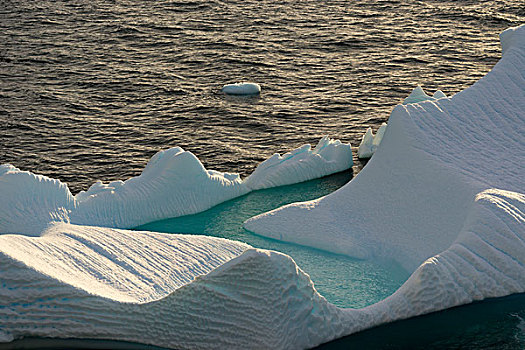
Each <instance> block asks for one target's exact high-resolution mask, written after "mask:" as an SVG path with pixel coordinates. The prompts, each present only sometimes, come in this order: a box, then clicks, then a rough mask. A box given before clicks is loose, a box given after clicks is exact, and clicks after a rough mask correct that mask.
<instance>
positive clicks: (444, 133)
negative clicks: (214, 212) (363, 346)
mask: <svg viewBox="0 0 525 350" xmlns="http://www.w3.org/2000/svg"><path fill="white" fill-rule="evenodd" d="M501 40H502V46H503V49H504V55H503V57H502V59H501V60H500V61H499V62H498V64H496V66H495V67H494V68H493V70H492V71H491V72H490V73H488V74H487V75H486V76H485V77H484V78H482V79H481V80H480V81H478V82H477V83H476V84H474V85H473V86H472V87H470V88H468V89H466V90H464V91H462V92H460V93H458V94H456V95H454V96H453V97H451V98H440V99H439V100H434V99H430V100H428V99H427V100H425V101H421V102H418V103H410V104H407V105H399V106H397V107H396V108H395V109H394V110H393V112H392V114H391V116H390V119H389V124H388V128H387V129H386V132H385V135H384V138H383V140H382V143H381V145H380V146H379V147H378V149H377V151H376V153H375V155H374V157H373V158H372V159H371V160H370V162H369V163H368V165H367V166H366V167H365V168H364V169H363V170H362V171H361V173H359V174H358V175H357V177H356V178H355V179H354V180H352V181H351V182H350V183H348V184H347V185H345V186H344V187H342V188H340V189H339V190H338V191H336V192H334V193H332V194H330V195H328V196H326V197H323V198H320V199H317V200H314V201H309V202H304V203H295V204H290V205H288V206H284V207H282V208H279V209H276V210H273V211H271V212H268V213H264V214H261V215H259V216H256V217H254V218H251V219H249V220H248V221H246V223H245V227H246V228H247V229H248V230H251V231H253V232H255V233H257V234H260V235H263V236H267V237H271V238H275V239H279V240H284V241H288V242H294V243H298V244H303V245H307V246H312V247H316V248H320V249H324V250H328V251H332V252H335V253H340V254H346V255H349V256H354V257H358V258H363V259H379V260H381V259H387V260H388V259H395V260H397V261H398V262H399V263H400V264H401V265H402V266H403V267H405V268H406V269H407V270H408V271H411V272H413V274H412V276H411V277H410V279H409V280H408V281H407V282H406V283H405V285H404V286H403V287H401V288H400V289H399V290H398V291H397V292H396V293H395V294H394V295H393V296H392V297H390V298H387V299H385V300H384V301H382V302H380V303H378V304H376V305H375V306H372V307H370V309H369V310H373V313H374V315H375V313H378V314H382V315H383V318H380V319H379V321H380V322H387V321H392V320H396V319H399V318H407V317H411V316H414V315H419V314H422V313H427V312H432V311H437V310H442V309H444V308H448V307H452V306H456V305H461V304H465V303H468V302H471V301H473V300H481V299H484V298H489V297H499V296H504V295H508V294H512V293H522V292H525V278H524V276H525V274H524V273H525V270H524V266H525V260H524V259H525V244H524V242H525V240H524V238H525V221H524V217H525V216H524V210H525V208H524V203H525V202H524V195H523V193H522V192H523V189H524V188H525V176H524V174H525V163H524V162H523V159H525V136H524V135H525V112H524V111H525V26H521V27H518V28H512V29H509V30H507V31H505V32H504V33H503V34H502V35H501ZM416 95H417V94H416ZM412 97H414V96H412Z"/></svg>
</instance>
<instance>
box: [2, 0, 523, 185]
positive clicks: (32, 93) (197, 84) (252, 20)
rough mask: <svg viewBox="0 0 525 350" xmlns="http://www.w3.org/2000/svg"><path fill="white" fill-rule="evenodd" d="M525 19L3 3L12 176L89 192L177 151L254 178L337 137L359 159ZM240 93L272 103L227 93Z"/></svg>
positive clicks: (411, 8) (329, 9) (480, 70)
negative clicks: (397, 119) (387, 127)
mask: <svg viewBox="0 0 525 350" xmlns="http://www.w3.org/2000/svg"><path fill="white" fill-rule="evenodd" d="M524 21H525V5H524V3H523V1H522V0H513V1H428V0H426V1H413V0H412V1H370V0H364V1H325V2H320V1H311V0H307V1H264V0H263V1H258V0H257V1H255V0H242V1H228V2H223V1H210V0H196V1H165V0H164V1H163V0H159V1H154V2H150V1H138V0H133V1H130V0H127V1H126V0H123V1H118V2H115V1H98V0H94V1H86V0H81V1H80V0H73V1H49V0H41V1H24V0H22V1H9V0H8V1H6V0H0V128H1V129H0V133H1V137H0V163H6V162H9V163H12V164H14V165H15V166H17V167H19V168H21V169H24V170H31V171H34V172H37V173H41V174H45V175H48V176H52V177H55V178H59V179H61V180H62V181H65V182H67V183H68V184H69V186H70V188H71V190H72V192H73V193H76V192H78V191H80V190H81V189H86V188H87V187H89V185H91V184H92V183H93V182H94V181H96V180H98V179H100V180H103V181H109V180H115V179H126V178H128V177H130V176H134V175H138V174H139V173H140V171H141V170H142V169H143V167H144V165H145V163H146V162H147V160H148V159H149V158H150V157H151V156H152V155H153V154H154V153H155V152H157V151H159V150H161V149H166V148H168V147H171V146H182V147H183V148H185V149H186V150H189V151H192V152H193V153H195V154H196V155H197V156H198V157H199V158H200V159H201V160H202V162H203V163H204V165H205V166H206V167H208V168H210V169H215V170H221V171H230V172H239V173H241V174H242V175H247V174H249V173H250V172H251V171H252V170H253V169H254V167H255V166H256V165H257V164H258V163H259V162H260V161H262V160H264V159H265V158H267V157H268V156H270V155H272V154H273V153H274V152H278V151H279V152H284V151H288V150H290V149H293V148H295V147H298V146H300V145H302V144H304V143H314V142H317V140H318V139H319V138H320V137H321V136H322V135H325V134H328V135H331V136H333V137H337V138H340V139H341V140H343V141H345V142H350V143H351V144H352V145H353V146H357V145H358V144H359V141H360V138H361V136H362V134H363V133H364V131H365V129H366V128H367V127H368V126H372V127H374V128H377V127H378V126H379V125H380V124H381V122H383V121H385V120H386V119H387V118H388V115H389V113H390V111H391V110H392V108H393V106H394V105H395V104H397V103H399V102H400V101H402V99H403V98H404V97H406V95H407V94H408V93H409V92H410V90H411V89H412V88H413V87H415V85H416V84H421V85H422V86H423V87H424V88H425V89H428V90H430V91H433V90H435V89H437V88H440V89H442V90H443V91H444V92H445V93H446V94H448V95H450V94H453V93H456V92H458V91H460V90H462V89H464V88H466V87H468V86H469V85H471V84H472V83H474V82H475V81H476V80H478V79H479V78H480V77H481V76H483V75H484V74H485V73H487V72H488V71H489V70H490V69H491V67H492V66H493V65H494V64H495V63H496V62H497V60H498V58H499V57H500V46H499V40H498V37H497V36H498V34H499V33H500V32H501V31H502V30H503V29H505V28H507V27H509V26H512V25H517V24H519V23H520V22H521V23H522V22H524ZM240 80H251V81H255V82H258V83H260V84H261V86H262V88H263V93H262V95H261V97H260V98H234V97H227V96H224V95H223V94H222V93H221V91H220V90H221V87H222V86H223V84H225V83H230V82H236V81H240ZM359 166H360V164H359V163H357V162H356V166H355V171H356V172H357V171H358V169H359Z"/></svg>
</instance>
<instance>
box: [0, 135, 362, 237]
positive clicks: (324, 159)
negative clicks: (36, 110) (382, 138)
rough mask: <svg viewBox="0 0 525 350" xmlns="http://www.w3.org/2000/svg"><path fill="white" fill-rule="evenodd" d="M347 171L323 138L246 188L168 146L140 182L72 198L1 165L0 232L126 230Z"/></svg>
mask: <svg viewBox="0 0 525 350" xmlns="http://www.w3.org/2000/svg"><path fill="white" fill-rule="evenodd" d="M351 166H352V149H351V147H350V145H349V144H343V143H341V142H340V141H339V140H331V139H329V138H327V137H323V138H322V139H321V140H320V141H319V144H318V145H317V147H316V148H314V149H313V150H312V149H311V147H310V145H304V146H302V147H300V148H298V149H297V150H295V151H292V152H291V153H287V154H285V155H284V156H282V157H281V156H280V155H279V154H275V155H274V156H273V157H272V158H270V159H269V160H267V161H265V162H263V163H262V164H261V165H260V166H259V167H258V168H257V169H256V170H255V171H254V173H253V174H252V175H251V176H249V177H248V178H247V179H246V181H245V182H243V181H242V180H241V178H240V177H239V175H238V174H231V173H222V172H218V171H214V170H206V169H205V168H204V166H203V165H202V163H201V162H200V161H199V160H198V159H197V157H195V155H193V154H192V153H191V152H186V151H184V150H183V149H182V148H180V147H174V148H171V149H168V150H165V151H160V152H158V153H157V154H155V155H154V156H153V157H152V158H151V159H150V161H149V162H148V164H147V165H146V167H145V169H144V171H143V172H142V174H140V176H137V177H133V178H130V179H128V180H126V181H113V182H110V183H109V184H104V183H102V182H100V181H98V182H96V183H95V184H93V185H92V186H91V187H90V188H89V189H88V190H87V191H82V192H80V193H79V194H77V195H76V196H73V195H72V194H71V192H70V191H69V189H68V187H67V185H66V184H64V183H61V182H60V181H59V180H55V179H50V178H48V177H46V176H41V175H35V174H33V173H30V172H27V171H20V170H19V169H17V168H15V167H14V166H12V165H9V164H5V165H1V166H0V196H1V198H2V200H1V201H0V233H22V234H32V235H35V234H38V233H39V232H41V231H42V229H43V228H45V227H46V226H47V224H48V223H49V222H53V221H61V222H70V223H75V224H80V225H93V226H104V227H114V228H132V227H136V226H139V225H142V224H146V223H149V222H152V221H156V220H161V219H166V218H171V217H177V216H182V215H188V214H195V213H198V212H201V211H204V210H207V209H209V208H211V207H213V206H215V205H217V204H219V203H222V202H225V201H227V200H229V199H232V198H235V197H238V196H241V195H244V194H246V193H248V192H250V191H252V190H254V189H260V188H267V187H272V186H281V185H286V184H292V183H296V182H302V181H307V180H311V179H314V178H316V177H321V176H326V175H329V174H332V173H335V172H339V171H343V170H346V169H348V168H350V167H351Z"/></svg>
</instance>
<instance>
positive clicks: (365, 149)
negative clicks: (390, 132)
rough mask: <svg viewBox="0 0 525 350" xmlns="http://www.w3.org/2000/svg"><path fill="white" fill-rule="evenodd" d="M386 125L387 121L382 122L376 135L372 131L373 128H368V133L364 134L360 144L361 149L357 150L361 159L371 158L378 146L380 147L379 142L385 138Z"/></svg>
mask: <svg viewBox="0 0 525 350" xmlns="http://www.w3.org/2000/svg"><path fill="white" fill-rule="evenodd" d="M386 127H387V124H386V123H383V124H381V126H380V127H379V129H377V133H376V134H375V135H374V133H373V132H372V128H368V129H367V130H366V133H365V134H364V135H363V138H362V139H361V143H360V144H359V149H358V150H357V156H358V157H359V158H360V159H366V158H371V157H372V156H373V155H374V153H375V151H376V149H377V147H379V144H380V143H381V140H383V135H384V134H385V131H386Z"/></svg>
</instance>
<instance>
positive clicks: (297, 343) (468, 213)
mask: <svg viewBox="0 0 525 350" xmlns="http://www.w3.org/2000/svg"><path fill="white" fill-rule="evenodd" d="M509 33H510V34H509ZM501 38H502V42H503V47H504V48H505V51H504V56H503V58H502V59H501V60H500V62H499V63H498V64H497V65H496V66H495V67H494V69H493V70H492V71H491V72H490V73H489V74H487V76H485V77H484V78H483V79H481V80H480V81H479V82H477V83H476V84H474V85H473V86H472V87H471V88H468V89H466V90H464V91H462V92H460V93H458V94H456V95H454V96H453V97H452V98H450V99H448V98H441V99H439V100H431V101H425V102H420V103H415V104H409V105H400V106H397V107H396V108H395V109H394V111H393V112H392V115H391V118H390V121H389V126H388V128H387V130H386V132H385V135H384V140H383V142H381V145H380V146H379V147H378V149H377V152H376V154H375V156H374V157H373V158H372V159H371V160H370V162H369V164H368V165H367V166H366V167H365V168H364V169H363V171H362V172H361V173H360V174H359V175H358V176H357V177H356V178H355V179H354V180H353V181H351V182H350V183H349V184H347V185H346V186H344V187H342V188H341V189H340V190H338V191H336V192H334V193H333V194H331V195H328V196H326V197H323V198H321V199H318V200H315V201H310V202H305V203H297V204H292V205H289V206H286V207H283V208H280V209H278V210H275V211H272V212H269V213H266V214H263V215H261V216H258V217H255V218H252V219H250V220H249V221H248V222H247V223H246V226H247V228H249V229H251V230H254V231H256V232H257V233H259V234H262V235H265V236H269V237H273V238H277V239H283V240H286V241H291V242H297V243H300V244H306V245H311V246H314V247H318V248H321V249H326V250H330V251H334V252H338V253H342V254H347V255H351V256H355V257H359V258H368V259H383V258H387V259H388V258H394V259H396V260H397V261H399V262H400V263H401V264H402V265H403V266H404V267H405V268H406V269H407V270H410V271H413V273H412V275H411V276H410V278H409V279H408V280H407V281H406V282H405V283H404V284H403V286H402V287H400V288H399V289H398V290H397V291H396V292H395V293H394V294H393V295H391V296H390V297H388V298H386V299H384V300H383V301H381V302H379V303H376V304H373V305H371V306H368V307H365V308H362V309H340V308H337V307H335V306H334V305H332V304H330V303H328V302H327V301H326V299H325V298H323V297H322V296H321V295H319V294H318V293H317V291H316V290H315V288H314V286H313V284H312V281H311V280H310V278H309V277H308V275H306V274H305V273H304V272H302V271H301V270H300V269H299V268H298V267H297V265H296V264H295V262H294V261H293V260H292V259H291V258H290V257H288V256H286V255H283V254H280V253H277V252H271V251H265V250H258V249H253V248H251V247H249V246H247V245H245V244H243V243H238V242H232V241H228V240H224V239H219V238H213V237H202V236H191V235H167V234H161V233H149V232H130V231H125V230H119V229H109V228H100V227H93V226H89V227H88V226H77V225H72V224H66V223H55V224H51V225H50V226H49V227H48V228H47V229H45V230H43V231H42V230H40V231H39V232H38V235H39V237H27V236H22V235H2V236H0V281H1V283H0V300H2V304H1V306H0V320H1V321H0V341H3V342H7V341H11V340H13V339H17V338H20V337H24V336H36V337H60V338H86V339H114V340H124V341H132V342H140V343H145V344H152V345H157V346H162V347H170V348H177V349H194V348H198V349H211V348H239V349H244V348H261V349H302V348H311V347H315V346H316V345H319V344H321V343H323V342H327V341H330V340H333V339H335V338H338V337H341V336H344V335H348V334H351V333H354V332H357V331H360V330H363V329H367V328H370V327H373V326H376V325H379V324H382V323H385V322H390V321H394V320H399V319H404V318H408V317H413V316H416V315H421V314H424V313H429V312H433V311H437V310H442V309H445V308H449V307H453V306H457V305H462V304H465V303H469V302H471V301H473V300H482V299H484V298H491V297H501V296H505V295H509V294H512V293H523V292H525V194H523V193H521V192H522V191H523V188H524V185H525V177H524V176H523V174H525V164H524V163H523V159H525V158H524V156H525V139H524V136H523V135H525V115H524V111H525V74H524V72H525V69H524V68H525V26H521V27H519V28H512V29H510V30H508V31H506V32H504V33H503V35H502V36H501ZM184 153H187V152H182V153H181V152H179V151H176V150H174V151H172V150H169V151H168V152H167V153H165V154H163V155H162V156H159V157H156V156H155V157H153V159H152V160H151V161H150V163H151V165H150V164H148V166H147V167H146V169H145V170H144V172H143V174H142V175H141V176H143V175H144V176H145V177H144V178H143V179H142V180H140V179H139V178H140V177H138V178H136V180H134V182H138V183H139V184H140V183H141V182H142V181H144V183H149V182H148V181H145V179H147V178H148V177H149V176H153V177H154V175H155V173H156V172H157V171H156V170H155V169H157V167H159V169H165V170H166V172H167V173H171V171H172V170H173V169H172V168H171V165H172V164H173V162H179V161H180V162H182V164H184V165H186V163H185V162H189V163H188V164H189V165H192V166H194V167H195V169H194V170H195V171H194V172H193V175H194V176H199V177H205V178H207V179H208V180H209V181H211V182H213V181H218V182H226V183H229V182H235V183H237V182H238V177H236V176H234V175H230V174H226V175H223V174H221V173H216V172H206V171H205V169H204V168H199V167H197V165H196V164H195V160H192V157H191V156H192V155H182V154H184ZM292 153H293V152H292ZM181 156H182V157H181ZM164 157H167V158H164ZM176 157H181V158H182V160H176V159H175V158H176ZM197 162H198V160H197ZM199 164H200V163H199ZM164 166H165V167H164ZM263 170H264V168H263ZM150 172H151V173H150ZM161 173H163V172H161ZM214 176H216V177H217V178H213V179H211V180H210V178H212V177H214ZM168 177H169V176H168ZM154 178H155V177H154ZM160 178H161V179H164V177H162V176H160ZM208 180H207V181H208ZM128 181H131V180H128ZM228 181H229V182H228ZM134 182H131V183H134ZM197 183H198V182H197ZM152 185H153V184H150V185H148V186H152ZM0 186H2V187H0V193H2V196H1V197H0V198H2V201H1V202H0V203H2V204H1V205H2V207H1V208H0V209H1V210H0V212H1V213H2V215H3V216H2V221H0V222H1V223H2V225H7V226H6V227H14V228H16V218H21V219H23V218H24V215H27V216H28V217H27V218H26V219H27V220H28V221H31V222H34V223H35V224H36V225H38V226H39V227H42V226H43V224H42V221H40V219H39V218H40V217H45V218H46V220H48V221H49V215H50V214H57V215H58V214H59V213H63V212H64V211H71V213H72V214H74V213H73V211H74V210H76V209H75V208H76V206H79V205H81V203H83V202H84V201H89V200H91V199H90V198H96V197H97V196H99V195H101V196H102V197H103V196H104V194H105V193H111V192H112V191H113V192H114V193H120V192H119V191H122V190H121V188H126V186H131V185H128V184H127V182H124V183H112V184H108V185H103V184H97V185H95V187H93V189H91V190H90V191H88V192H86V193H84V194H82V195H81V196H80V197H79V199H78V201H77V199H75V198H72V197H71V196H70V193H69V191H68V190H67V187H65V185H63V184H61V183H60V182H58V181H57V180H52V179H49V178H46V177H42V176H37V175H33V174H31V173H27V172H21V171H19V170H18V169H16V168H14V167H12V166H8V165H6V166H3V167H2V168H0ZM137 186H138V185H137ZM144 186H146V185H144ZM233 186H237V185H233ZM132 187H133V186H132ZM20 188H21V189H22V192H21V193H19V189H20ZM139 188H140V186H139ZM27 189H30V190H31V191H33V192H29V193H27V194H26V193H24V191H25V192H27ZM10 190H12V191H11V192H9V191H10ZM143 191H145V189H144V190H143ZM146 192H147V191H146ZM5 193H7V194H8V195H9V199H10V202H9V203H10V204H9V205H6V204H4V203H5V201H4V199H5V198H6V196H4V194H5ZM125 193H127V192H125ZM33 195H35V198H34V200H35V201H36V203H37V204H39V205H42V207H43V209H41V210H40V209H36V208H35V210H36V211H35V213H36V216H37V218H36V219H34V218H33V217H31V216H30V215H31V213H32V212H33V207H32V202H31V197H32V196H33ZM11 196H17V197H20V198H17V201H14V200H13V199H12V198H11ZM24 205H26V206H28V207H24ZM56 208H59V209H61V210H63V211H60V210H58V211H57V212H56V213H55V212H54V210H55V209H56ZM137 208H139V209H140V207H137ZM134 209H136V208H134ZM5 211H7V214H5ZM135 213H138V214H140V212H137V211H135ZM11 215H14V216H11ZM102 217H105V216H102ZM13 218H15V219H13ZM61 219H64V220H65V219H67V218H66V217H61ZM9 225H12V226H9ZM29 226H30V224H24V223H20V224H19V227H21V228H27V227H29Z"/></svg>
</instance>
